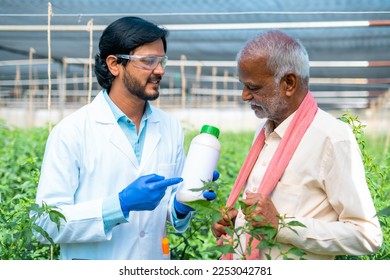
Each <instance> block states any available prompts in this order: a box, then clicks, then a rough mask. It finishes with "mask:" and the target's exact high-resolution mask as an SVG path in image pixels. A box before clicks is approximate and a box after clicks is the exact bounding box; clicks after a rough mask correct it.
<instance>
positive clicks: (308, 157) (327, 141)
mask: <svg viewBox="0 0 390 280" xmlns="http://www.w3.org/2000/svg"><path fill="white" fill-rule="evenodd" d="M292 117H293V115H291V116H290V117H289V118H288V119H286V120H285V121H284V122H283V123H281V124H280V125H279V126H278V127H277V128H276V129H275V130H273V125H272V123H271V122H265V124H264V123H263V124H262V125H261V126H260V127H259V129H258V132H259V131H260V130H261V128H262V127H263V125H266V127H265V132H266V140H265V144H264V148H263V150H262V151H261V153H260V155H259V157H258V159H257V162H256V163H255V166H254V168H253V170H252V172H251V174H250V176H249V178H248V182H247V185H246V189H247V190H250V191H251V192H257V188H258V186H259V185H260V181H261V179H262V177H263V176H264V173H265V171H266V169H267V167H268V164H269V162H270V160H271V158H272V155H273V154H274V152H275V150H276V148H277V146H278V144H279V142H280V140H281V138H282V137H283V135H284V133H285V132H286V129H287V127H288V125H289V123H290V122H291V120H292ZM258 132H257V133H258ZM257 133H256V134H257ZM271 199H272V201H273V203H274V205H275V207H276V209H277V210H278V212H279V214H280V215H281V216H283V215H286V216H287V217H289V218H288V219H287V221H291V220H294V221H299V222H301V223H302V224H304V225H305V226H306V227H294V229H295V230H296V231H297V232H298V235H297V234H296V233H294V232H293V231H292V230H290V229H288V228H282V229H280V231H279V233H278V238H277V241H278V242H279V243H282V245H283V246H282V249H281V250H279V249H277V248H273V249H272V250H270V251H265V253H268V254H270V255H271V258H272V259H280V258H282V256H281V251H283V252H286V251H287V250H288V249H289V248H291V247H292V246H295V247H298V248H300V249H303V250H304V251H305V252H306V255H305V256H303V258H304V259H333V258H334V257H335V256H336V255H366V254H371V253H373V252H376V251H377V250H378V249H379V248H380V246H381V243H382V238H383V236H382V232H381V229H380V225H379V222H378V219H377V218H376V216H375V215H376V210H375V208H374V205H373V201H372V198H371V195H370V192H369V189H368V186H367V183H366V179H365V171H364V166H363V164H362V159H361V153H360V150H359V147H358V144H357V142H356V140H355V138H354V135H353V133H352V132H351V130H350V128H349V127H348V125H347V124H345V123H343V122H341V121H340V120H337V119H336V118H334V117H332V116H331V115H329V114H328V113H326V112H324V111H322V110H320V109H319V110H318V113H317V115H316V116H315V118H314V121H313V123H312V124H311V125H310V127H309V128H308V130H307V131H306V134H305V135H304V137H303V138H302V140H301V142H300V144H299V146H298V148H297V150H296V151H295V153H294V155H293V157H292V159H291V161H290V163H289V165H288V166H287V168H286V170H285V172H284V174H283V176H282V178H281V179H280V181H279V182H278V184H277V186H276V188H275V189H274V191H273V193H272V194H271ZM244 223H245V220H244V215H243V213H242V212H241V211H239V214H238V216H237V219H236V228H238V227H239V226H242V225H243V224H244ZM245 240H246V236H245V235H241V238H240V242H241V246H242V248H245ZM241 255H242V252H240V250H237V252H236V254H234V258H235V259H238V258H240V256H241ZM263 257H264V256H263ZM289 257H291V258H296V257H294V255H289Z"/></svg>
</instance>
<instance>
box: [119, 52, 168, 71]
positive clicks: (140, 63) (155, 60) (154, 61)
mask: <svg viewBox="0 0 390 280" xmlns="http://www.w3.org/2000/svg"><path fill="white" fill-rule="evenodd" d="M115 56H116V57H117V58H122V59H128V60H130V61H131V62H132V63H133V65H134V66H136V67H139V68H142V69H146V70H154V69H156V67H157V65H158V64H160V63H161V66H162V68H163V69H165V66H166V65H167V61H168V57H167V56H166V55H164V56H155V55H128V54H116V55H115Z"/></svg>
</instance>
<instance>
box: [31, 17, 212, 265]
mask: <svg viewBox="0 0 390 280" xmlns="http://www.w3.org/2000/svg"><path fill="white" fill-rule="evenodd" d="M166 36H167V31H166V30H164V29H162V28H160V27H158V26H156V25H155V24H153V23H150V22H147V21H145V20H143V19H140V18H135V17H125V18H121V19H119V20H117V21H115V22H113V23H112V24H110V25H109V26H108V27H107V28H106V29H105V31H104V32H103V34H102V36H101V38H100V43H99V53H98V54H97V55H96V58H95V60H96V61H95V74H96V76H97V80H98V82H99V84H100V85H101V86H102V88H103V90H102V91H101V92H100V93H99V94H98V95H97V96H96V98H95V99H94V100H93V101H92V102H91V104H88V105H86V106H84V107H83V108H81V109H79V110H78V111H76V112H75V113H73V114H71V115H70V116H68V117H66V118H65V119H63V120H62V121H61V122H60V123H59V124H58V125H57V126H55V127H54V129H53V130H52V132H51V133H50V136H49V138H48V141H47V146H46V151H45V155H44V159H43V164H42V170H41V177H40V182H39V186H38V190H37V197H36V201H37V203H39V204H40V203H42V202H45V203H47V204H48V205H51V206H56V207H58V208H59V210H60V211H61V212H62V213H63V214H64V215H65V217H66V222H65V221H62V223H61V227H60V230H57V226H56V225H55V224H54V223H53V222H51V221H50V219H49V217H47V216H45V217H42V218H41V219H39V220H38V222H37V223H38V225H39V226H41V227H42V228H43V229H44V230H45V231H47V232H48V233H49V234H50V236H51V237H52V238H53V240H54V241H55V242H56V243H59V244H60V248H61V256H60V257H61V259H162V257H163V254H162V249H161V240H162V238H163V237H165V235H166V232H165V231H166V221H167V220H168V221H170V222H171V223H172V225H173V227H174V228H175V229H176V230H177V231H180V232H182V231H184V230H185V229H186V228H187V227H188V224H189V221H190V218H191V210H193V209H192V208H189V207H188V206H186V205H183V204H181V203H179V202H177V201H176V199H175V192H176V188H177V184H178V183H180V182H181V181H182V178H180V177H179V176H180V174H181V171H182V168H183V164H184V160H185V153H184V149H183V131H182V128H181V126H180V123H179V122H178V120H176V119H175V118H173V117H171V116H170V115H168V114H167V113H165V112H163V111H161V110H160V109H158V108H155V107H153V106H151V105H150V104H149V102H148V101H149V100H155V99H157V98H158V96H159V85H160V80H161V78H162V77H163V75H164V68H165V65H166V61H167V57H166V50H167V44H166ZM204 196H205V197H206V198H207V199H213V198H215V194H214V193H212V192H205V194H204ZM40 240H41V241H43V242H44V238H43V237H42V236H41V237H40Z"/></svg>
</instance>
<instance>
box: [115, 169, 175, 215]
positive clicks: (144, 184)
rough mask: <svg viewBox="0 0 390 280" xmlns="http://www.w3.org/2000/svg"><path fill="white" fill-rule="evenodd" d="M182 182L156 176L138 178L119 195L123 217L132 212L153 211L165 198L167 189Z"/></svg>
mask: <svg viewBox="0 0 390 280" xmlns="http://www.w3.org/2000/svg"><path fill="white" fill-rule="evenodd" d="M181 181H183V179H182V178H178V177H177V178H170V179H165V178H164V177H163V176H159V175H156V174H149V175H145V176H141V177H139V178H137V180H135V181H134V182H132V183H131V184H130V185H128V186H127V187H126V188H124V189H123V190H122V191H121V192H120V193H119V202H120V205H121V208H122V212H123V215H125V216H126V215H127V214H128V213H129V212H130V211H143V210H153V209H154V208H156V207H157V205H158V204H159V203H160V200H161V199H162V198H163V197H164V195H165V191H166V189H167V187H169V186H171V185H175V184H178V183H180V182H181Z"/></svg>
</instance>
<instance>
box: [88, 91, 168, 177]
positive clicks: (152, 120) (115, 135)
mask: <svg viewBox="0 0 390 280" xmlns="http://www.w3.org/2000/svg"><path fill="white" fill-rule="evenodd" d="M148 106H150V104H148ZM150 107H151V108H149V109H148V117H147V127H146V138H145V143H144V150H143V152H142V158H141V163H140V164H139V163H138V160H137V157H136V156H135V154H134V151H133V148H132V147H131V144H130V142H129V141H128V140H127V139H126V136H125V134H124V133H123V131H122V130H121V128H120V127H119V125H118V123H117V120H116V119H115V116H114V114H113V113H112V111H111V109H110V106H109V105H108V104H107V102H106V100H105V98H104V96H103V92H102V91H101V92H100V93H99V94H98V95H97V96H96V97H95V99H94V100H93V101H92V103H91V109H92V114H93V116H94V117H95V120H96V122H97V123H101V124H106V125H107V124H112V125H109V126H107V135H109V136H108V137H109V141H110V142H111V143H112V144H113V145H114V146H115V147H117V148H118V149H119V150H120V151H121V152H123V153H124V154H125V155H126V156H127V157H128V158H129V160H130V161H131V163H132V164H133V165H134V167H135V168H137V169H138V170H139V173H140V174H142V170H143V169H144V168H145V167H147V166H148V165H149V164H150V162H149V161H150V158H151V157H152V154H153V152H155V150H156V148H157V145H158V143H159V142H160V139H161V131H160V120H159V118H158V115H159V114H158V113H157V111H158V109H156V108H153V107H152V106H150Z"/></svg>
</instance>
